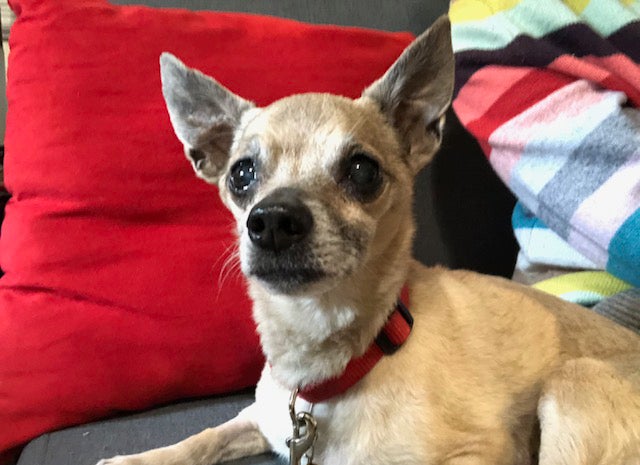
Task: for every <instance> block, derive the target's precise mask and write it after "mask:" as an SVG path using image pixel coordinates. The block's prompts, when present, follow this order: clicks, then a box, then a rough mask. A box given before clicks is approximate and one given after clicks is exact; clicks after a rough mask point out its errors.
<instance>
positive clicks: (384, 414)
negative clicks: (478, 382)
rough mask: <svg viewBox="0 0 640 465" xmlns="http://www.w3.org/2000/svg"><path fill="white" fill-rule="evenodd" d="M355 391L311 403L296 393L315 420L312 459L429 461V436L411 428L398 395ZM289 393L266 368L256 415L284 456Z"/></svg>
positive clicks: (346, 463) (300, 407) (355, 463)
mask: <svg viewBox="0 0 640 465" xmlns="http://www.w3.org/2000/svg"><path fill="white" fill-rule="evenodd" d="M364 390H365V391H366V389H364ZM355 391H356V392H357V395H354V394H356V393H355V392H354V393H349V394H348V395H346V396H341V397H340V398H339V399H335V400H331V401H328V402H324V403H321V404H316V405H310V404H309V403H308V402H306V401H304V400H302V399H298V401H297V403H296V410H297V411H308V412H310V413H312V414H313V416H314V417H315V418H316V420H317V422H318V439H317V443H316V447H315V455H314V463H317V464H319V465H327V464H336V463H339V464H341V465H359V464H367V465H378V464H380V465H383V464H385V465H393V464H398V465H399V464H408V465H411V464H422V465H424V464H428V463H430V462H431V458H432V456H431V457H430V455H431V454H429V453H428V449H429V448H428V443H429V442H430V441H428V440H427V438H426V437H425V436H424V434H422V433H421V432H420V430H422V428H415V423H416V422H415V419H412V418H408V415H411V413H410V412H409V410H411V409H408V408H407V409H405V408H404V407H403V406H402V405H400V404H401V403H402V399H399V398H397V397H395V398H394V396H384V397H379V396H376V395H374V396H373V397H372V396H369V395H366V394H365V393H363V392H362V391H363V389H357V390H355ZM362 394H364V395H362ZM290 395H291V393H290V392H289V391H287V390H285V389H283V388H281V387H280V385H279V384H277V383H276V382H274V380H273V379H272V378H271V376H270V375H269V373H268V370H265V372H264V373H263V376H262V378H261V380H260V382H259V383H258V387H257V389H256V407H257V408H256V414H257V418H256V420H257V422H258V425H259V427H260V430H261V432H262V433H263V434H264V435H265V437H266V438H267V440H268V441H269V443H270V444H271V446H272V448H273V450H274V452H276V453H277V454H279V455H281V456H283V457H285V458H288V456H289V449H288V448H287V445H286V440H287V438H289V437H291V435H292V423H291V418H290V416H289V399H290ZM412 413H413V414H415V413H416V412H412ZM423 419H424V418H423ZM422 431H424V430H422ZM303 463H305V461H303Z"/></svg>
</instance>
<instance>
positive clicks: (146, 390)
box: [0, 0, 411, 451]
mask: <svg viewBox="0 0 640 465" xmlns="http://www.w3.org/2000/svg"><path fill="white" fill-rule="evenodd" d="M11 3H12V7H13V8H14V10H15V11H16V12H17V13H18V14H19V18H18V20H17V22H16V24H15V25H14V27H13V30H12V32H11V40H10V45H11V54H10V58H9V78H8V79H9V80H8V99H9V114H8V117H7V135H6V159H5V175H6V183H7V185H8V187H9V189H10V191H11V192H12V194H13V198H12V200H11V201H10V203H9V205H8V207H7V213H6V220H5V222H4V224H3V228H2V236H1V240H0V260H1V262H0V265H1V266H2V268H3V269H4V270H5V272H6V275H5V276H4V277H3V278H2V279H1V280H0V451H2V450H6V449H8V448H10V447H12V446H15V445H17V444H20V443H22V442H24V441H26V440H29V439H31V438H33V437H34V436H36V435H38V434H40V433H43V432H45V431H49V430H52V429H57V428H60V427H63V426H66V425H71V424H76V423H81V422H87V421H89V420H91V419H95V418H98V417H100V416H104V415H109V414H113V413H114V412H117V411H123V410H124V411H126V410H134V409H142V408H145V407H149V406H151V405H153V404H157V403H160V402H167V401H170V400H173V399H177V398H185V397H193V396H203V395H209V394H216V393H222V392H225V391H229V390H234V389H239V388H242V387H245V386H249V385H251V384H253V383H254V382H255V381H256V379H257V377H258V374H259V370H260V368H261V365H262V362H263V360H262V356H261V353H260V349H259V346H258V340H257V337H256V334H255V328H254V324H253V322H252V321H251V318H250V308H249V302H248V299H247V296H246V295H245V289H244V284H243V282H242V280H241V278H240V276H239V272H238V268H237V266H236V264H235V263H234V261H233V259H232V257H233V254H232V244H233V243H234V237H233V234H232V229H233V228H232V220H231V218H230V216H229V215H228V214H227V212H226V210H225V209H224V207H223V206H222V204H221V202H220V201H219V199H218V194H217V191H216V189H215V188H213V187H211V186H208V185H207V184H205V183H204V182H202V181H199V180H198V179H196V177H195V176H194V174H193V173H192V171H191V168H190V166H189V163H188V162H187V161H186V159H185V158H184V155H183V154H182V148H181V146H180V144H179V143H178V141H177V139H176V137H175V136H174V134H173V131H172V129H171V126H170V123H169V118H168V115H167V112H166V110H165V107H164V103H163V100H162V96H161V91H160V89H161V87H160V78H159V66H158V57H159V55H160V53H161V52H162V51H165V50H166V51H170V52H173V53H174V54H176V55H177V56H178V57H180V58H181V59H183V60H184V61H185V62H186V63H187V64H189V65H191V66H194V67H197V68H199V69H201V70H203V71H204V72H205V73H208V74H211V75H213V76H215V77H216V78H217V79H219V80H220V81H221V82H222V83H223V84H225V85H226V86H228V87H229V88H231V89H232V90H234V91H235V92H237V93H239V94H241V95H242V96H244V97H246V98H249V99H252V100H254V101H255V102H257V103H258V104H267V103H269V102H271V101H273V100H274V99H277V98H280V97H283V96H285V95H288V94H291V93H295V92H303V91H331V92H334V93H339V94H343V95H347V96H357V95H358V94H359V93H360V92H361V90H362V89H363V88H364V87H365V86H366V85H367V84H368V83H370V82H371V81H372V80H373V79H375V78H376V77H378V75H380V74H381V73H382V72H383V71H384V70H385V69H386V68H387V66H389V65H390V64H391V63H392V61H393V60H394V59H395V58H396V57H397V56H398V55H399V53H400V52H401V50H402V49H403V48H404V47H405V46H406V45H407V44H408V43H409V42H410V40H411V35H410V34H407V33H397V34H390V33H383V32H376V31H367V30H362V29H353V28H352V29H348V28H337V27H331V26H312V25H307V24H302V23H298V22H293V21H288V20H281V19H277V18H271V17H261V16H253V15H242V14H223V13H206V12H200V13H194V12H188V11H181V10H157V9H151V8H146V7H116V6H112V5H110V4H108V3H107V2H106V1H104V0H66V1H64V0H13V1H12V2H11ZM221 276H222V277H221Z"/></svg>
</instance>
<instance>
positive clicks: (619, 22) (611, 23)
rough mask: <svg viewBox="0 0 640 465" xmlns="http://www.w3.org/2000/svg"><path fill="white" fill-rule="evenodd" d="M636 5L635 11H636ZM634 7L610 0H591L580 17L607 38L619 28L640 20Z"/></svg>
mask: <svg viewBox="0 0 640 465" xmlns="http://www.w3.org/2000/svg"><path fill="white" fill-rule="evenodd" d="M637 8H638V6H637V3H636V5H635V9H636V10H637ZM638 14H639V13H638V11H634V5H630V6H624V5H623V4H622V3H619V2H616V1H611V0H591V1H590V2H589V4H588V5H587V7H586V8H585V9H584V11H583V12H582V13H581V14H580V17H581V18H582V19H584V20H585V21H586V22H587V23H588V24H589V26H591V28H592V29H594V30H596V31H598V33H599V34H600V35H603V36H605V37H608V36H609V35H611V34H613V33H614V32H616V31H617V30H618V29H620V28H621V27H624V26H626V25H627V24H629V23H631V22H633V21H636V20H638V19H640V17H639V16H638Z"/></svg>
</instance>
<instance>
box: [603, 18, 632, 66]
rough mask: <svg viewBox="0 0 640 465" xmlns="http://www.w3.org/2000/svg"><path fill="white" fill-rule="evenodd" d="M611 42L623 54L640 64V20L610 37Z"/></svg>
mask: <svg viewBox="0 0 640 465" xmlns="http://www.w3.org/2000/svg"><path fill="white" fill-rule="evenodd" d="M609 42H611V43H612V44H613V46H614V47H616V48H617V49H618V50H620V52H621V53H624V54H625V55H627V56H628V57H629V58H631V59H632V60H633V61H635V62H636V63H640V20H638V21H633V22H632V23H629V24H627V25H626V26H623V27H621V28H620V29H618V30H617V31H616V32H614V33H613V34H611V35H610V36H609Z"/></svg>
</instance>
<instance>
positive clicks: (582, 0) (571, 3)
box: [563, 0, 591, 15]
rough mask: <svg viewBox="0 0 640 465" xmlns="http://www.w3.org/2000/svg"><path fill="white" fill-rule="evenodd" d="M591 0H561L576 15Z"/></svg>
mask: <svg viewBox="0 0 640 465" xmlns="http://www.w3.org/2000/svg"><path fill="white" fill-rule="evenodd" d="M590 1H591V0H563V3H564V4H565V5H567V6H568V7H569V8H571V9H572V10H573V12H574V13H575V14H577V15H579V14H580V13H582V12H583V11H584V9H585V8H586V7H587V5H588V4H589V2H590Z"/></svg>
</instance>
